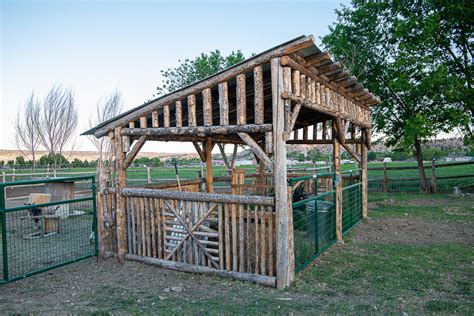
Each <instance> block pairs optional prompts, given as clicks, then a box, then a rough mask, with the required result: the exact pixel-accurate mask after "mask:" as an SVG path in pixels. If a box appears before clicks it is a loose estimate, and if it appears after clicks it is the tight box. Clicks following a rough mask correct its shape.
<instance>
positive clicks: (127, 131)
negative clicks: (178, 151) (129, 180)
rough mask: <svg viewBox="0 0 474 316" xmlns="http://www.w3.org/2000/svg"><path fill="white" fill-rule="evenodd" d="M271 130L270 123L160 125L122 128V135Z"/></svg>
mask: <svg viewBox="0 0 474 316" xmlns="http://www.w3.org/2000/svg"><path fill="white" fill-rule="evenodd" d="M271 131H272V124H259V125H256V124H245V125H227V126H185V127H181V128H179V127H166V128H165V127H161V128H124V129H122V135H125V136H142V135H147V136H175V135H190V136H202V137H207V136H213V135H229V134H237V133H248V134H255V133H265V132H271Z"/></svg>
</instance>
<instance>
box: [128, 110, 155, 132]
mask: <svg viewBox="0 0 474 316" xmlns="http://www.w3.org/2000/svg"><path fill="white" fill-rule="evenodd" d="M130 124H132V123H130ZM133 125H135V123H133ZM159 126H160V124H159V123H158V111H153V112H151V127H155V128H156V127H159ZM129 127H130V128H134V127H135V126H133V127H132V126H131V125H130V126H129Z"/></svg>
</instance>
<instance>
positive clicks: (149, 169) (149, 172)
mask: <svg viewBox="0 0 474 316" xmlns="http://www.w3.org/2000/svg"><path fill="white" fill-rule="evenodd" d="M146 178H147V180H148V183H151V182H152V181H151V168H150V167H146Z"/></svg>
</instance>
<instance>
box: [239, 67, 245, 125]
mask: <svg viewBox="0 0 474 316" xmlns="http://www.w3.org/2000/svg"><path fill="white" fill-rule="evenodd" d="M236 80H237V88H236V89H237V91H236V94H237V95H236V97H237V125H244V124H247V94H246V91H245V74H240V75H238V76H237V78H236Z"/></svg>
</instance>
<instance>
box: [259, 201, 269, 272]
mask: <svg viewBox="0 0 474 316" xmlns="http://www.w3.org/2000/svg"><path fill="white" fill-rule="evenodd" d="M260 227H261V229H260V230H261V232H262V239H261V247H260V250H261V261H260V262H261V263H260V270H261V274H263V275H265V274H267V271H268V270H267V248H268V247H267V242H266V237H267V231H268V230H267V227H266V214H265V206H261V207H260Z"/></svg>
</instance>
